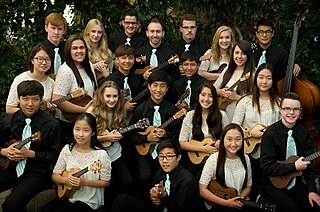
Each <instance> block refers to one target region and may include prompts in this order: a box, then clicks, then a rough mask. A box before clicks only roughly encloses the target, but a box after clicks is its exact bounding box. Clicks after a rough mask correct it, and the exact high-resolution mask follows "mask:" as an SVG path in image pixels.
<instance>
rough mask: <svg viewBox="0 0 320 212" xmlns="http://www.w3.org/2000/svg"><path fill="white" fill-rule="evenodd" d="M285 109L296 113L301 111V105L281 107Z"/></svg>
mask: <svg viewBox="0 0 320 212" xmlns="http://www.w3.org/2000/svg"><path fill="white" fill-rule="evenodd" d="M281 109H282V110H283V111H285V112H287V113H291V111H292V112H294V113H297V112H299V111H301V107H295V108H291V107H283V108H281Z"/></svg>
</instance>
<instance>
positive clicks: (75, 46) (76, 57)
mask: <svg viewBox="0 0 320 212" xmlns="http://www.w3.org/2000/svg"><path fill="white" fill-rule="evenodd" d="M70 53H71V58H72V60H73V62H74V64H75V65H76V67H77V68H80V67H81V63H82V61H83V60H84V58H85V56H86V47H85V44H84V42H83V41H82V40H74V41H72V43H71V49H70Z"/></svg>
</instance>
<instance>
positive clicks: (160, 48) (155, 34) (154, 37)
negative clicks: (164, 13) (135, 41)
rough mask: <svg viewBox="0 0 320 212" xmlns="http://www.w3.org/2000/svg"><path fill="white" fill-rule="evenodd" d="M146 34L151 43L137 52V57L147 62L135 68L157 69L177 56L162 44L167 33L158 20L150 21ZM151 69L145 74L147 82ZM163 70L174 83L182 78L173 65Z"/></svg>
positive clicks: (137, 63) (144, 77) (138, 64)
mask: <svg viewBox="0 0 320 212" xmlns="http://www.w3.org/2000/svg"><path fill="white" fill-rule="evenodd" d="M146 34H147V37H148V38H149V42H148V43H147V44H145V45H143V46H142V47H140V48H139V49H137V50H136V51H135V56H136V57H141V56H145V57H146V60H145V62H143V63H142V64H141V63H140V62H136V64H135V68H145V67H146V66H152V67H157V66H159V65H160V64H162V63H164V62H166V61H168V60H169V59H170V58H171V57H172V56H174V55H175V53H174V51H173V50H171V49H170V48H169V47H168V46H167V45H165V44H164V43H163V42H162V39H163V37H164V35H165V31H164V30H163V26H162V24H161V23H160V21H159V20H158V19H156V18H154V19H152V20H151V21H150V23H149V25H148V27H147V31H146ZM150 69H151V68H150ZM150 69H149V70H147V71H146V72H144V74H143V79H144V80H147V79H148V77H149V76H150V74H151V71H150ZM162 70H164V71H166V72H167V73H169V75H170V76H171V78H172V80H173V81H174V80H176V79H178V78H180V72H179V70H178V69H177V68H175V67H174V66H173V65H168V66H167V67H165V68H163V69H162Z"/></svg>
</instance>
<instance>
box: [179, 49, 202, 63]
mask: <svg viewBox="0 0 320 212" xmlns="http://www.w3.org/2000/svg"><path fill="white" fill-rule="evenodd" d="M186 60H190V61H196V62H197V64H199V58H198V57H197V54H196V52H195V51H193V50H188V51H185V52H183V53H182V55H181V58H180V61H181V63H183V62H184V61H186Z"/></svg>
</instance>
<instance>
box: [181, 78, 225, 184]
mask: <svg viewBox="0 0 320 212" xmlns="http://www.w3.org/2000/svg"><path fill="white" fill-rule="evenodd" d="M227 124H229V119H228V117H227V115H226V114H225V112H223V111H220V110H219V108H218V101H217V92H216V89H215V88H214V87H213V85H212V84H211V83H203V84H202V85H201V86H200V88H199V90H198V93H197V100H196V101H195V109H194V110H191V111H189V112H188V113H187V115H186V117H185V118H184V120H183V123H182V127H181V131H180V136H179V143H180V145H181V149H183V150H186V151H195V152H203V153H207V154H212V153H215V152H216V151H217V147H216V146H211V145H203V146H199V145H196V144H192V143H190V142H189V141H190V140H196V141H203V139H205V138H207V137H213V138H215V139H217V140H219V138H220V135H221V132H222V129H223V128H224V127H225V126H226V125H227ZM185 158H186V157H185ZM184 162H185V163H186V164H185V167H186V168H187V169H188V170H189V171H190V172H191V173H192V174H194V176H196V177H197V178H198V179H199V177H200V174H201V173H200V172H201V170H202V168H203V165H202V164H197V165H195V164H193V163H192V162H191V161H190V160H189V159H185V161H184Z"/></svg>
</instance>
